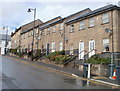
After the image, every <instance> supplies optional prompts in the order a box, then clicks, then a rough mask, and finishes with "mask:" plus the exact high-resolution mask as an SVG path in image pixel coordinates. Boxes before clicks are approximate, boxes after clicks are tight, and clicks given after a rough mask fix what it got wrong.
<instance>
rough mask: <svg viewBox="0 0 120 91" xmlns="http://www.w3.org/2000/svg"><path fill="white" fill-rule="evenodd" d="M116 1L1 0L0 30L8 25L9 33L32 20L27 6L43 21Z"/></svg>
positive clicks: (115, 0) (116, 0) (115, 1)
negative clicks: (34, 9)
mask: <svg viewBox="0 0 120 91" xmlns="http://www.w3.org/2000/svg"><path fill="white" fill-rule="evenodd" d="M118 1H119V0H92V1H91V0H44V1H43V0H34V1H33V0H29V1H28V0H20V1H18V0H10V1H9V0H1V2H0V30H1V29H2V27H6V26H8V27H9V28H8V29H9V33H11V32H13V31H14V30H15V28H18V27H19V26H21V25H24V24H26V23H29V22H31V21H33V12H31V13H28V12H27V9H28V8H36V9H37V12H36V19H40V20H42V21H43V22H45V21H47V20H50V19H52V18H54V17H57V16H61V17H66V16H68V15H70V14H73V13H76V12H78V11H81V10H83V9H86V8H90V9H91V10H94V9H97V8H99V7H103V6H105V5H107V4H117V3H118ZM4 32H5V31H4ZM4 32H2V33H4ZM0 33H1V32H0Z"/></svg>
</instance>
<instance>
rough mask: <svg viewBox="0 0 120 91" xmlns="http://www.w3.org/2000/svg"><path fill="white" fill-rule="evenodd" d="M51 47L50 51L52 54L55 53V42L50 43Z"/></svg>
mask: <svg viewBox="0 0 120 91" xmlns="http://www.w3.org/2000/svg"><path fill="white" fill-rule="evenodd" d="M51 47H52V48H51V49H52V52H55V42H54V41H53V42H52V45H51Z"/></svg>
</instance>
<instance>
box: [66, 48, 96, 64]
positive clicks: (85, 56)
mask: <svg viewBox="0 0 120 91" xmlns="http://www.w3.org/2000/svg"><path fill="white" fill-rule="evenodd" d="M84 51H85V50H83V51H81V52H80V53H77V54H76V55H75V56H73V57H72V58H71V59H69V60H68V61H66V62H65V63H64V65H66V64H68V63H69V62H71V61H73V60H74V59H75V58H76V57H78V56H79V55H80V54H82V53H83V52H84ZM93 51H96V49H93V50H91V51H89V52H88V53H87V54H85V55H84V57H83V59H84V61H86V60H87V59H88V58H89V54H90V53H91V52H93Z"/></svg>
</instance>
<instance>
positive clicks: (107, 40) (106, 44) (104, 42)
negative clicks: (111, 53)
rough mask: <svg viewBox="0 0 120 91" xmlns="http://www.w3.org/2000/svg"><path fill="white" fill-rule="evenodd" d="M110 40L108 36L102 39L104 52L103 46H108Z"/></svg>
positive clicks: (104, 49)
mask: <svg viewBox="0 0 120 91" xmlns="http://www.w3.org/2000/svg"><path fill="white" fill-rule="evenodd" d="M109 43H110V40H109V38H106V39H103V52H106V48H105V47H107V46H108V47H109V46H110V44H109Z"/></svg>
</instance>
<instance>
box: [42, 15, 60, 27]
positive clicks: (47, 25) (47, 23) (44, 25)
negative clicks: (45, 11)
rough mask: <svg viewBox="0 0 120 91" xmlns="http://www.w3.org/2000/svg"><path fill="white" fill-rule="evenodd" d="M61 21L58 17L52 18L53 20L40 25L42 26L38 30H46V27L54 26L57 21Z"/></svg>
mask: <svg viewBox="0 0 120 91" xmlns="http://www.w3.org/2000/svg"><path fill="white" fill-rule="evenodd" d="M61 19H62V18H61V17H60V16H58V17H55V18H53V19H51V20H49V21H47V22H45V23H43V24H42V25H43V26H41V27H40V29H44V28H46V27H49V26H50V25H51V24H54V23H56V22H58V21H61Z"/></svg>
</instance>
